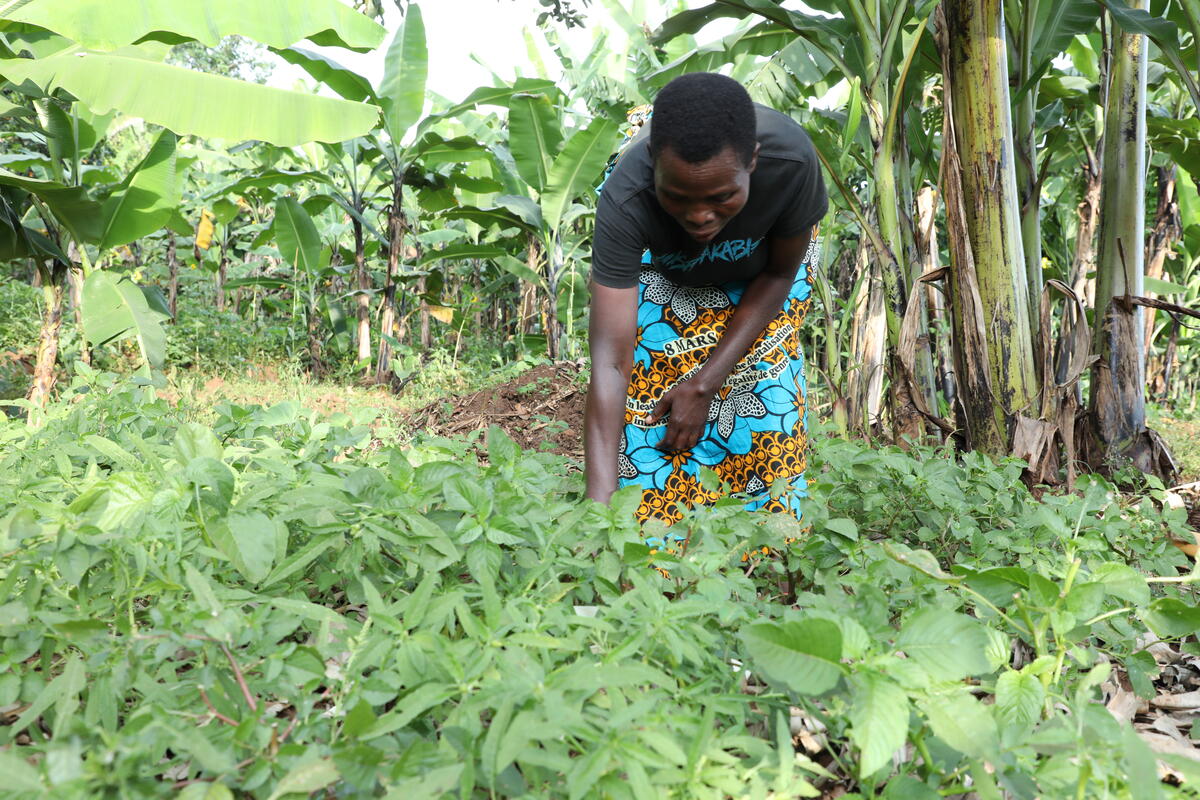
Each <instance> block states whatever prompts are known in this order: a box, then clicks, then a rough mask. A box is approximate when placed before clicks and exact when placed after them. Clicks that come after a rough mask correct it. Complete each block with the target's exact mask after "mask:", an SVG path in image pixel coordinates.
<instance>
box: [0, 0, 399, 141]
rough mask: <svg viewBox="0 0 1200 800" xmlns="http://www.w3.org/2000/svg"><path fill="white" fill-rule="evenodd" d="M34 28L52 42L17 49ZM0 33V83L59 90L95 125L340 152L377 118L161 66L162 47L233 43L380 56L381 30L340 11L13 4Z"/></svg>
mask: <svg viewBox="0 0 1200 800" xmlns="http://www.w3.org/2000/svg"><path fill="white" fill-rule="evenodd" d="M31 27H32V28H34V29H40V30H41V31H42V33H43V34H48V35H41V36H38V37H36V38H37V39H38V44H37V47H36V50H33V49H31V48H27V47H23V46H22V44H23V43H24V40H23V39H22V38H20V37H21V36H22V35H23V33H24V32H25V31H28V30H30V28H31ZM0 33H4V34H5V36H6V38H8V39H9V45H8V47H6V48H5V50H6V51H7V52H0V55H2V56H4V57H2V58H0V75H2V76H3V77H4V78H6V79H7V80H8V81H9V82H10V83H12V84H13V86H14V87H15V88H17V89H18V90H26V89H27V87H35V88H34V89H33V91H36V92H42V91H54V90H58V89H61V90H62V91H64V92H67V93H69V94H70V95H72V96H73V97H75V98H76V99H78V100H79V102H80V103H82V104H83V105H84V106H85V107H87V108H88V109H90V110H91V111H92V112H93V113H96V114H106V113H108V112H110V111H114V110H118V111H121V112H123V113H125V114H128V115H130V116H135V117H140V118H141V119H144V120H146V121H147V122H150V123H154V124H157V125H161V126H163V127H164V128H168V129H170V130H172V131H174V132H175V133H176V134H179V135H184V134H192V135H195V136H201V137H208V138H219V139H226V140H234V141H237V140H246V139H258V140H262V141H267V142H272V143H274V144H277V145H282V146H291V145H298V144H303V143H305V142H310V141H326V142H336V141H342V140H345V139H349V138H352V137H354V136H360V135H362V134H365V133H367V132H368V131H370V130H371V129H372V128H373V127H374V126H375V121H376V119H377V116H378V113H379V111H378V109H377V108H376V107H374V106H372V105H370V104H365V103H355V102H351V101H347V100H344V99H340V98H329V97H319V96H315V95H310V94H306V93H303V92H295V91H285V90H282V89H275V88H272V87H267V86H260V85H257V84H253V83H248V82H246V81H240V80H235V79H233V78H225V77H221V76H217V75H208V74H206V73H202V72H197V71H195V70H190V69H186V68H184V67H176V66H171V65H168V64H164V63H162V60H163V58H164V57H165V56H166V50H167V45H168V44H179V43H181V42H185V41H197V42H200V43H202V44H205V45H208V46H210V47H212V46H216V44H217V43H218V42H219V41H220V39H221V38H222V37H224V36H231V35H240V36H245V37H246V38H249V39H252V40H254V41H258V42H262V43H264V44H268V45H272V46H276V47H287V46H289V45H292V44H294V43H296V42H299V41H302V40H306V39H307V40H309V41H311V42H314V43H316V44H321V45H336V46H341V47H345V48H348V49H351V50H356V51H359V52H365V51H368V50H371V49H373V48H374V47H376V46H377V45H378V44H379V43H380V42H381V40H382V38H383V33H384V30H383V28H382V27H381V26H380V25H378V24H377V23H375V22H373V21H371V20H369V19H367V18H366V17H364V16H362V15H361V14H358V13H355V12H354V11H353V10H351V9H350V8H348V7H346V6H345V5H343V4H341V3H339V2H337V0H301V1H300V2H296V0H263V1H262V2H255V3H250V4H247V3H244V2H241V1H240V0H204V2H192V3H178V2H173V0H77V1H76V2H72V3H70V4H65V3H61V2H57V0H30V2H23V3H16V4H13V3H9V4H8V6H7V10H6V11H5V12H4V14H3V16H0ZM14 37H16V39H17V40H16V42H15V43H14V41H13V38H14ZM35 53H36V55H34V54H35ZM27 55H34V57H24V56H27ZM131 88H136V91H130V89H131Z"/></svg>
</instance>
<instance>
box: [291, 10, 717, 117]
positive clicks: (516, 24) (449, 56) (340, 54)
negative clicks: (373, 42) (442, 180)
mask: <svg viewBox="0 0 1200 800" xmlns="http://www.w3.org/2000/svg"><path fill="white" fill-rule="evenodd" d="M622 2H623V5H625V6H626V7H630V6H632V5H633V1H632V0H622ZM707 2H708V0H688V6H689V7H695V6H700V5H705V4H707ZM604 4H605V0H592V2H591V5H590V6H587V7H583V11H584V17H585V20H586V21H587V22H588V23H590V26H585V27H584V28H574V29H572V30H571V31H569V32H568V33H567V42H568V45H577V46H578V47H579V48H581V49H584V48H586V45H587V44H588V43H589V42H591V41H592V39H593V38H594V37H595V33H596V32H595V29H594V26H596V25H605V26H613V27H615V25H614V24H613V23H612V22H611V19H610V18H609V17H608V15H607V13H606V12H605V11H604ZM420 5H421V13H422V17H423V19H424V21H425V36H426V40H427V42H428V46H429V80H428V84H427V88H428V90H429V91H431V92H436V93H438V94H440V95H443V96H444V97H447V98H449V99H451V100H461V99H462V98H464V97H466V96H467V95H468V94H469V93H470V92H471V90H472V89H474V88H475V87H477V86H484V85H491V84H492V80H491V74H490V73H489V72H488V70H487V69H486V68H484V67H482V66H480V65H479V64H477V63H475V61H473V60H472V59H471V54H475V55H476V56H477V57H478V58H479V59H480V60H481V61H483V63H485V64H488V65H489V66H490V67H491V68H492V69H494V70H495V71H496V72H497V73H498V74H499V75H500V77H501V78H503V79H505V80H512V79H513V78H514V77H517V76H518V75H524V74H528V73H529V72H530V71H531V67H530V66H529V64H530V62H529V58H528V56H527V55H526V46H525V36H524V33H523V30H524V29H525V28H530V29H535V21H536V20H537V16H538V14H539V13H541V12H542V11H544V10H545V9H544V8H543V7H542V6H541V5H540V4H539V3H538V2H537V0H425V2H422V3H421V4H420ZM575 5H576V7H582V3H576V4H575ZM644 5H645V7H646V8H647V9H652V12H651V13H649V14H647V19H646V20H645V21H646V23H647V24H648V25H650V27H651V28H655V27H657V26H658V25H659V24H660V23H661V22H662V21H663V19H665V18H666V17H667V16H668V13H667V10H666V9H667V7H668V5H673V4H671V3H668V2H666V0H645V2H644ZM384 7H385V9H387V13H386V16H385V19H384V25H385V27H387V29H388V36H387V39H386V41H385V44H384V46H383V47H381V48H379V49H377V50H376V51H374V52H372V53H365V54H359V53H353V52H350V51H348V50H342V49H340V48H315V47H312V46H311V45H308V44H307V43H306V44H305V47H306V49H316V50H321V51H322V52H324V53H325V54H326V55H328V56H329V57H331V58H333V59H334V60H336V61H338V62H339V63H341V64H343V65H344V66H346V67H348V68H350V69H353V70H354V71H356V72H358V73H359V74H361V75H365V76H367V77H368V78H370V80H371V82H372V83H373V84H374V85H378V83H379V78H380V77H381V76H382V74H383V55H384V53H385V52H386V45H387V43H388V42H390V41H391V36H392V33H394V31H395V30H396V28H397V27H398V26H399V24H400V20H401V15H400V13H399V11H398V10H397V9H396V7H395V3H394V2H392V0H384ZM732 25H733V22H732V21H731V20H719V21H717V22H715V23H713V25H712V26H710V29H707V30H706V31H705V32H704V34H705V36H704V38H705V40H707V39H708V38H710V37H711V38H717V36H719V35H720V34H721V33H722V32H723V30H722V29H728V28H731V27H732ZM554 63H555V61H554V59H546V64H547V66H548V67H550V66H551V65H553V64H554ZM307 77H308V76H307V75H306V74H305V73H304V72H303V71H302V70H300V69H299V68H298V67H293V66H291V65H290V64H286V63H284V62H282V61H279V64H278V66H277V67H276V69H275V72H274V74H273V75H272V77H271V81H270V83H271V84H272V85H274V86H279V87H282V88H293V85H294V83H295V82H296V81H297V80H298V79H306V78H307Z"/></svg>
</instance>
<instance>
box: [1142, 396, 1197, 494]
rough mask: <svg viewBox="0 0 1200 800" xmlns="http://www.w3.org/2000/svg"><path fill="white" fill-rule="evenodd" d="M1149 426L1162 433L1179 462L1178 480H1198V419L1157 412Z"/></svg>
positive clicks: (1185, 481)
mask: <svg viewBox="0 0 1200 800" xmlns="http://www.w3.org/2000/svg"><path fill="white" fill-rule="evenodd" d="M1151 427H1153V428H1154V429H1155V430H1157V431H1158V432H1159V433H1161V434H1162V435H1163V438H1165V439H1166V440H1167V444H1168V445H1169V446H1170V448H1171V452H1172V453H1174V455H1175V459H1176V460H1177V461H1178V462H1179V482H1180V483H1192V482H1194V481H1200V420H1197V419H1182V418H1180V417H1175V416H1172V415H1170V414H1168V413H1165V412H1159V413H1158V414H1157V415H1155V418H1154V419H1153V421H1152V422H1151Z"/></svg>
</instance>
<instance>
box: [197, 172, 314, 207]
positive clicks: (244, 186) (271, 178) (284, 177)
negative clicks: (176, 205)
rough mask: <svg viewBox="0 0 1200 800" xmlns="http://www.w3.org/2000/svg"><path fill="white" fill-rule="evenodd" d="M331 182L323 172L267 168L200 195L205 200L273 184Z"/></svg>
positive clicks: (292, 184)
mask: <svg viewBox="0 0 1200 800" xmlns="http://www.w3.org/2000/svg"><path fill="white" fill-rule="evenodd" d="M314 182H316V183H325V184H329V183H332V182H333V181H332V178H330V177H329V176H328V175H326V174H325V173H323V172H289V171H287V170H267V171H265V172H261V173H259V174H257V175H248V176H246V177H244V178H241V179H240V180H237V181H234V182H233V183H228V184H225V185H224V186H218V187H216V188H215V189H212V190H211V191H209V192H208V193H207V194H204V195H202V197H203V198H204V199H205V200H208V199H212V198H218V197H225V196H229V195H237V194H242V193H244V192H247V191H249V190H251V189H260V188H264V187H274V186H295V185H297V184H307V183H314Z"/></svg>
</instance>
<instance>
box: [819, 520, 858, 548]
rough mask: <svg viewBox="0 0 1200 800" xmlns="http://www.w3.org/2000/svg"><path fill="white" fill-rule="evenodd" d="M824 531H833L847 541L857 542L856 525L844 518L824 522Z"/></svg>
mask: <svg viewBox="0 0 1200 800" xmlns="http://www.w3.org/2000/svg"><path fill="white" fill-rule="evenodd" d="M825 529H826V530H829V531H833V532H834V533H836V534H837V535H838V536H841V537H844V538H846V539H849V540H850V541H852V542H857V541H858V524H857V523H856V522H855V521H854V520H852V519H848V518H846V517H838V518H836V519H829V520H825Z"/></svg>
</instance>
